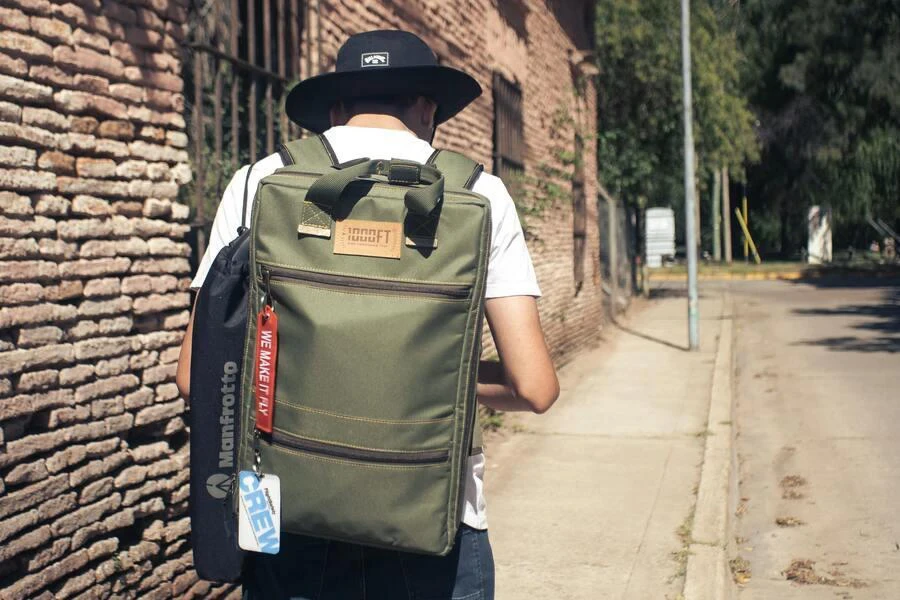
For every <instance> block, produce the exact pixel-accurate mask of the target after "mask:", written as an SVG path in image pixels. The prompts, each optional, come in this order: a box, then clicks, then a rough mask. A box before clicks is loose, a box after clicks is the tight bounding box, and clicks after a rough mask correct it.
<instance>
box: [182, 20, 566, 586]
mask: <svg viewBox="0 0 900 600" xmlns="http://www.w3.org/2000/svg"><path fill="white" fill-rule="evenodd" d="M480 94H481V87H480V86H479V84H478V83H477V82H476V81H475V79H474V78H472V77H471V76H469V75H467V74H465V73H463V72H462V71H459V70H456V69H452V68H450V67H446V66H440V65H438V64H437V60H436V58H435V55H434V52H433V51H432V50H431V49H430V48H429V47H428V46H427V45H426V44H425V43H424V42H423V41H422V40H421V39H419V38H418V37H416V36H415V35H413V34H411V33H407V32H403V31H384V30H382V31H370V32H366V33H360V34H357V35H353V36H351V37H349V38H348V39H347V41H346V42H345V43H344V45H343V46H342V47H341V48H340V50H339V52H338V56H337V61H336V68H335V71H333V72H330V73H325V74H322V75H319V76H316V77H312V78H310V79H306V80H304V81H302V82H300V83H299V84H297V85H296V86H295V87H294V89H293V90H291V93H290V94H289V96H288V98H287V101H286V111H287V114H288V116H289V117H290V118H291V119H292V120H293V121H294V122H296V123H297V124H299V125H300V126H302V127H304V128H306V129H308V130H310V131H312V132H314V133H320V134H322V135H323V136H324V139H325V140H326V141H327V144H328V145H329V146H330V147H331V149H332V150H333V152H334V155H335V158H336V161H337V162H338V163H344V162H347V161H350V160H353V159H357V158H361V157H368V158H371V159H397V158H399V159H404V160H411V161H416V162H419V163H425V162H426V161H427V160H428V159H429V157H430V156H432V154H433V153H434V152H435V149H434V148H433V147H432V146H431V143H430V142H431V140H432V139H433V137H434V133H435V129H436V127H437V126H438V125H440V124H441V123H443V122H446V121H447V120H448V119H450V118H452V117H453V116H454V115H456V114H457V113H458V112H459V111H461V110H462V109H463V108H465V107H466V106H467V105H469V104H470V103H471V102H472V101H474V100H475V99H476V98H477V97H478V96H479V95H480ZM283 164H284V162H283V160H282V157H281V156H280V155H279V154H277V153H276V154H272V155H270V156H267V157H265V158H263V159H262V160H260V161H258V162H257V163H256V164H254V165H252V170H250V166H244V167H242V168H241V169H239V170H238V172H237V173H236V174H235V175H234V177H233V178H232V180H231V182H230V183H229V185H228V186H227V187H226V189H225V192H224V195H223V197H222V201H221V203H220V204H219V208H218V210H217V213H216V217H215V220H214V222H213V226H212V232H211V236H210V243H209V247H208V248H207V250H206V253H205V255H204V256H203V258H202V260H201V262H200V265H199V268H198V270H197V274H196V276H195V278H194V280H193V281H192V283H191V287H192V288H193V289H198V288H199V287H200V286H201V285H202V284H203V281H204V278H205V276H206V274H207V271H208V269H209V267H210V264H211V263H212V261H213V259H214V258H215V256H216V255H217V253H218V252H219V250H221V249H222V248H223V247H224V246H226V245H227V244H228V243H229V242H230V241H231V240H233V239H234V238H235V237H236V231H237V227H238V225H239V224H240V223H241V222H242V216H243V217H244V218H245V219H246V221H245V222H247V223H249V222H250V216H249V211H251V210H252V203H247V205H246V210H247V211H248V213H247V214H244V215H242V214H241V213H242V210H244V202H243V196H244V188H245V185H246V186H249V190H248V191H249V193H250V194H251V198H252V193H253V192H254V191H255V190H256V187H257V185H258V184H259V181H260V180H261V179H262V178H263V177H266V176H267V175H269V174H271V173H273V172H274V171H276V170H277V169H279V168H280V167H282V166H283ZM248 170H249V177H248ZM472 190H473V191H474V192H475V193H478V194H481V195H482V196H484V197H486V198H487V199H488V200H489V201H490V206H491V217H492V232H491V233H492V238H491V247H490V254H489V263H488V272H487V283H486V289H485V316H486V317H487V322H488V325H489V327H490V330H491V333H492V335H493V338H494V342H495V345H496V348H497V354H498V355H499V359H500V360H499V362H485V361H482V362H481V363H480V367H479V372H478V385H477V395H478V400H479V402H481V403H482V404H484V405H485V406H489V407H491V408H493V409H496V410H503V411H532V412H535V413H544V412H546V411H547V410H548V409H549V408H550V407H551V405H552V404H553V403H554V402H555V401H556V399H557V397H558V395H559V383H558V380H557V376H556V371H555V368H554V366H553V363H552V361H551V358H550V354H549V351H548V348H547V344H546V341H545V339H544V334H543V331H542V328H541V323H540V318H539V315H538V310H537V303H536V299H537V298H538V297H539V296H540V293H541V292H540V288H539V286H538V282H537V279H536V277H535V273H534V268H533V266H532V262H531V257H530V255H529V252H528V249H527V247H526V245H525V239H524V235H523V232H522V228H521V225H520V223H519V219H518V216H517V214H516V209H515V205H514V204H513V201H512V198H511V197H510V195H509V192H508V191H507V189H506V187H505V186H504V184H503V182H502V181H501V180H500V179H499V178H497V177H495V176H493V175H490V174H487V173H481V174H480V175H479V176H478V178H477V180H476V181H475V183H474V185H473V187H472ZM193 318H194V316H193V313H192V316H191V321H190V323H189V325H188V328H187V334H186V335H185V338H184V342H183V344H182V348H181V355H180V358H179V363H178V372H177V376H176V381H177V384H178V387H179V390H180V391H181V393H182V395H184V396H185V397H187V395H188V393H189V390H190V361H191V355H192V351H193V352H194V353H195V354H196V357H195V360H197V357H202V355H203V353H202V349H192V348H191V332H192V325H193ZM350 368H352V367H350ZM467 467H468V474H467V479H466V488H465V506H464V511H463V517H462V526H461V527H460V528H459V530H458V533H457V537H456V540H455V545H454V548H453V550H452V551H451V552H450V553H449V554H448V555H447V556H426V555H418V554H413V553H405V552H398V551H393V550H384V549H378V548H371V547H366V546H361V545H355V544H349V543H344V542H336V541H330V540H325V539H317V538H310V537H305V536H295V535H290V534H287V533H285V534H284V535H283V539H282V543H281V550H280V552H279V553H278V554H276V555H264V554H252V555H251V557H250V559H249V560H248V561H247V564H246V568H245V573H244V576H243V585H244V591H243V594H244V598H245V599H247V600H250V599H265V600H272V599H281V598H285V599H287V598H290V599H295V600H304V599H310V600H313V599H315V600H320V599H326V598H335V599H342V600H356V599H359V600H363V599H368V600H372V599H384V600H394V599H409V600H413V599H431V600H442V599H446V600H451V599H459V600H461V599H466V600H475V599H479V598H480V599H486V600H487V599H491V598H493V595H494V563H493V557H492V553H491V546H490V542H489V539H488V529H487V512H486V502H485V497H484V489H483V478H484V467H485V460H484V455H483V454H476V455H473V456H470V457H469V459H468V465H467ZM285 501H287V502H290V501H291V499H288V498H286V499H285Z"/></svg>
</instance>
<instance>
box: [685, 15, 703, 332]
mask: <svg viewBox="0 0 900 600" xmlns="http://www.w3.org/2000/svg"><path fill="white" fill-rule="evenodd" d="M688 1H689V0H681V77H682V82H683V84H684V95H683V99H684V216H685V219H684V221H685V226H686V231H685V236H684V239H685V245H686V246H687V262H688V340H689V346H690V349H691V350H697V349H699V347H700V307H699V300H698V298H697V232H696V231H695V230H696V228H697V223H696V221H695V219H694V215H695V208H694V202H695V201H696V199H695V198H694V117H693V114H692V113H693V111H692V107H691V105H692V103H693V100H692V98H691V95H692V94H691V12H690V5H689V4H688Z"/></svg>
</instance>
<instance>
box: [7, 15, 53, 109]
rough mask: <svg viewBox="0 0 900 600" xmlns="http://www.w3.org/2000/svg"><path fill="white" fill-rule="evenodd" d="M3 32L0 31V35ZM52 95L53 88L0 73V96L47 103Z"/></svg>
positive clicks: (21, 100) (14, 100) (15, 99)
mask: <svg viewBox="0 0 900 600" xmlns="http://www.w3.org/2000/svg"><path fill="white" fill-rule="evenodd" d="M2 36H3V32H2V31H0V37H2ZM52 96H53V88H51V87H50V86H47V85H42V84H40V83H35V82H33V81H26V80H24V79H19V78H17V77H11V76H9V75H0V98H4V99H6V100H10V101H12V102H20V103H23V104H24V103H26V102H29V103H30V102H34V103H39V104H47V103H49V102H50V100H51V99H52Z"/></svg>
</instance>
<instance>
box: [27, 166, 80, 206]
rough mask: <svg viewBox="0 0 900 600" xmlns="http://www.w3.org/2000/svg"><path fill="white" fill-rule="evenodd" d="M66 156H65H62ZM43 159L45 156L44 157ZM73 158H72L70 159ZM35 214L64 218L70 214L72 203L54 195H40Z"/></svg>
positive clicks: (73, 169) (37, 197) (73, 167)
mask: <svg viewBox="0 0 900 600" xmlns="http://www.w3.org/2000/svg"><path fill="white" fill-rule="evenodd" d="M62 156H65V155H62ZM42 157H43V155H42ZM69 158H71V157H69ZM71 168H72V171H71V172H74V171H75V160H74V159H72V162H71ZM35 200H36V202H35V205H34V212H36V213H37V214H39V215H50V216H55V217H62V216H65V215H67V214H69V206H70V205H71V202H70V201H69V200H67V199H66V198H63V197H62V196H54V195H52V194H38V195H37V196H36V197H35Z"/></svg>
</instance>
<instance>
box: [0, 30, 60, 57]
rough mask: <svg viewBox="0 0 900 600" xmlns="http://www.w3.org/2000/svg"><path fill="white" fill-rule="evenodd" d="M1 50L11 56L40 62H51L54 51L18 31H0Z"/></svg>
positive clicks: (44, 43)
mask: <svg viewBox="0 0 900 600" xmlns="http://www.w3.org/2000/svg"><path fill="white" fill-rule="evenodd" d="M0 48H2V49H3V50H5V51H7V52H9V53H10V54H13V55H17V56H23V57H25V58H28V59H30V60H37V61H39V62H49V61H50V60H52V58H53V50H52V48H51V47H50V45H49V44H47V43H46V42H44V41H41V40H39V39H37V38H36V37H34V36H31V35H26V34H23V33H18V32H16V31H10V30H0Z"/></svg>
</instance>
